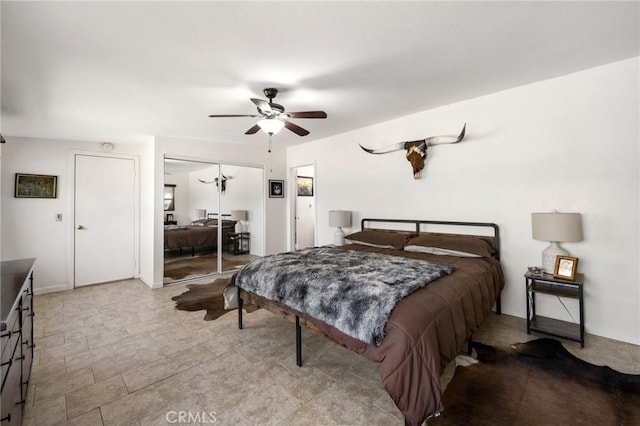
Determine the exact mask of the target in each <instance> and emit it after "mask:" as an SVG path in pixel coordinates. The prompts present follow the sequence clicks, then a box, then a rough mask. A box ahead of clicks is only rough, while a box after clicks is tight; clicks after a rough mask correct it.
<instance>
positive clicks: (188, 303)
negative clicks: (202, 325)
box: [171, 278, 258, 321]
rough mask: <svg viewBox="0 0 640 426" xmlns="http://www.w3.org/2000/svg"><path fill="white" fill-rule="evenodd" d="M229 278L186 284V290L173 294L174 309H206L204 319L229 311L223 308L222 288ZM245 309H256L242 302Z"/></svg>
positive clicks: (207, 319)
mask: <svg viewBox="0 0 640 426" xmlns="http://www.w3.org/2000/svg"><path fill="white" fill-rule="evenodd" d="M229 280H231V278H218V279H216V280H215V281H213V282H210V283H207V284H187V285H186V287H187V291H186V292H184V293H182V294H179V295H178V296H173V297H172V298H171V300H174V301H175V302H176V309H180V310H182V311H200V310H205V311H207V313H206V315H205V316H204V320H205V321H211V320H214V319H216V318H219V317H221V316H222V315H224V314H226V313H227V312H229V310H228V309H225V308H224V296H223V294H222V292H223V290H224V288H225V287H226V286H227V285H228V284H229ZM243 307H244V309H245V311H247V312H253V311H255V310H256V309H258V308H257V307H256V306H254V305H250V304H244V305H243Z"/></svg>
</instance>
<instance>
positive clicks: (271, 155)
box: [269, 133, 273, 173]
mask: <svg viewBox="0 0 640 426" xmlns="http://www.w3.org/2000/svg"><path fill="white" fill-rule="evenodd" d="M272 160H273V154H272V153H271V133H269V173H273V161H272Z"/></svg>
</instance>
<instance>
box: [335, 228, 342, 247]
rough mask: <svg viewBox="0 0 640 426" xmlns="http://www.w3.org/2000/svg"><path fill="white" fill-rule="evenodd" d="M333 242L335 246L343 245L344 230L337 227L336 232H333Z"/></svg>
mask: <svg viewBox="0 0 640 426" xmlns="http://www.w3.org/2000/svg"><path fill="white" fill-rule="evenodd" d="M333 243H334V244H335V245H337V246H343V245H344V232H343V231H342V228H338V229H337V230H336V233H335V234H333Z"/></svg>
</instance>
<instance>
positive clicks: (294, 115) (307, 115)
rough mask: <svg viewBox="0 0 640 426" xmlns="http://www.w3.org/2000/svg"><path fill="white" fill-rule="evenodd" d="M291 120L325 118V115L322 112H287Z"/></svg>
mask: <svg viewBox="0 0 640 426" xmlns="http://www.w3.org/2000/svg"><path fill="white" fill-rule="evenodd" d="M287 114H289V117H291V118H327V113H326V112H324V111H299V112H288V113H287Z"/></svg>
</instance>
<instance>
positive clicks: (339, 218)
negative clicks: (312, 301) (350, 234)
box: [329, 210, 351, 246]
mask: <svg viewBox="0 0 640 426" xmlns="http://www.w3.org/2000/svg"><path fill="white" fill-rule="evenodd" d="M329 226H331V227H334V228H338V229H337V230H336V233H335V234H333V243H334V244H335V245H337V246H341V245H344V231H342V228H347V227H349V226H351V212H350V211H348V210H330V211H329Z"/></svg>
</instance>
